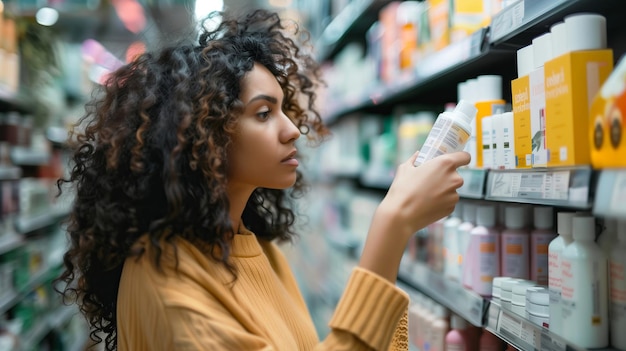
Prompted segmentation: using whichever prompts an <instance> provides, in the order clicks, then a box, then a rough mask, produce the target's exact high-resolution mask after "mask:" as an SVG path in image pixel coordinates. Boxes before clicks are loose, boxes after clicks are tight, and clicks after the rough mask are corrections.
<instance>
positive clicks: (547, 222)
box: [533, 206, 554, 229]
mask: <svg viewBox="0 0 626 351" xmlns="http://www.w3.org/2000/svg"><path fill="white" fill-rule="evenodd" d="M533 222H534V223H533V224H534V226H535V228H537V229H551V228H552V227H553V226H554V211H553V210H552V207H549V206H535V207H534V208H533Z"/></svg>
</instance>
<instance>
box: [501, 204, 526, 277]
mask: <svg viewBox="0 0 626 351" xmlns="http://www.w3.org/2000/svg"><path fill="white" fill-rule="evenodd" d="M526 218H527V217H526V209H525V208H524V207H522V206H507V207H506V209H505V215H504V221H505V226H506V229H505V230H504V231H503V232H502V235H501V239H502V246H501V251H500V257H501V259H502V276H504V277H511V278H520V279H529V278H530V274H529V273H528V270H529V266H530V263H529V261H530V250H529V248H528V247H529V236H530V235H529V232H528V230H526V229H525V226H526Z"/></svg>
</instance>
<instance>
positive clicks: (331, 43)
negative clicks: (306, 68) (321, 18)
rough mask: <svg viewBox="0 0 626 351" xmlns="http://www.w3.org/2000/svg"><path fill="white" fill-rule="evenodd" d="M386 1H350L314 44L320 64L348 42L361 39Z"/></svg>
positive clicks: (375, 19) (376, 18)
mask: <svg viewBox="0 0 626 351" xmlns="http://www.w3.org/2000/svg"><path fill="white" fill-rule="evenodd" d="M388 3H389V1H388V0H352V1H350V3H348V5H346V7H344V8H343V10H341V12H340V13H339V14H337V16H336V17H335V18H334V19H333V20H332V21H331V22H330V23H329V24H328V26H326V28H325V29H324V31H323V32H322V34H321V36H320V37H319V39H318V40H317V42H316V43H315V48H316V50H317V59H318V61H320V62H323V61H326V60H329V59H331V58H332V57H333V56H335V55H336V54H337V53H338V52H339V51H341V49H342V48H343V47H344V46H345V45H346V43H348V42H349V41H350V39H351V38H359V37H361V38H363V37H365V33H366V32H367V30H368V29H369V28H370V26H371V25H372V24H373V23H374V22H375V21H377V20H378V12H379V11H380V9H382V8H383V7H384V6H385V5H386V4H388Z"/></svg>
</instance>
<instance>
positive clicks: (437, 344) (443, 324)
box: [429, 305, 450, 351]
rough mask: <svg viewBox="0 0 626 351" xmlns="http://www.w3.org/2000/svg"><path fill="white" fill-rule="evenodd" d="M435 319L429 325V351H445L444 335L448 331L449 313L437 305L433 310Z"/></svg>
mask: <svg viewBox="0 0 626 351" xmlns="http://www.w3.org/2000/svg"><path fill="white" fill-rule="evenodd" d="M434 312H435V313H434V314H435V319H434V320H433V321H432V323H431V325H430V328H429V329H430V338H429V341H430V348H429V350H430V351H445V350H446V334H448V331H449V329H450V325H449V324H448V315H449V311H448V309H446V308H445V307H443V306H441V305H437V306H436V307H435V310H434Z"/></svg>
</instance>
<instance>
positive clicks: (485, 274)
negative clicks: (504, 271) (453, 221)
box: [466, 205, 500, 296]
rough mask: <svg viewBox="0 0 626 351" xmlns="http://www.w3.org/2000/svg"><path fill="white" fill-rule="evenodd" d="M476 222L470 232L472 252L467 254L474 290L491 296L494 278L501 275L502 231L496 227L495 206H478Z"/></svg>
mask: <svg viewBox="0 0 626 351" xmlns="http://www.w3.org/2000/svg"><path fill="white" fill-rule="evenodd" d="M476 224H477V226H476V227H475V228H474V229H472V231H471V232H470V234H471V239H470V252H469V254H468V255H466V256H467V258H466V261H470V262H471V265H472V269H471V271H472V273H471V275H472V290H474V291H475V292H477V293H478V294H480V295H483V296H491V292H492V290H493V286H492V283H493V278H495V277H498V276H500V248H499V246H500V238H499V236H500V233H499V232H498V230H497V229H496V228H495V225H496V209H495V207H494V206H491V205H483V206H478V208H477V209H476Z"/></svg>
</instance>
